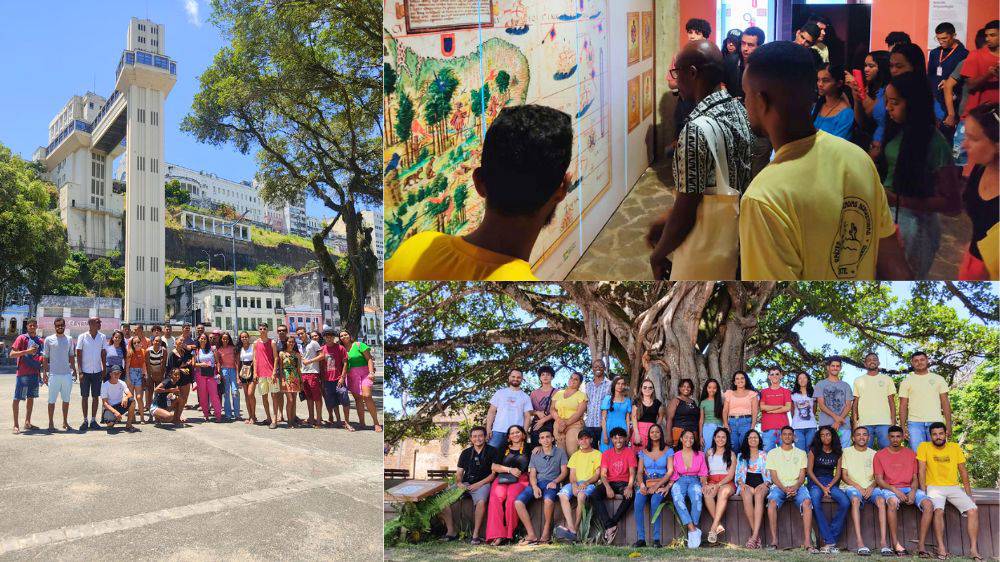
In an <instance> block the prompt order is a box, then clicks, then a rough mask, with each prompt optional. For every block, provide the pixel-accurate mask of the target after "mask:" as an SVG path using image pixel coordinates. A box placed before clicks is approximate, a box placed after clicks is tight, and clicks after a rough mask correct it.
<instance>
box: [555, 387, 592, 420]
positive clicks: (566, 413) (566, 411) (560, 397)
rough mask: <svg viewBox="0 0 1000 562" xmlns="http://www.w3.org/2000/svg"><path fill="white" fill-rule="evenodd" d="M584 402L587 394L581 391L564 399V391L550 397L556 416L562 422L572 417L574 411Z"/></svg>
mask: <svg viewBox="0 0 1000 562" xmlns="http://www.w3.org/2000/svg"><path fill="white" fill-rule="evenodd" d="M586 401H587V393H586V392H584V391H583V390H577V391H576V392H575V393H574V394H573V396H570V397H568V398H567V397H566V390H565V389H563V390H560V391H559V392H557V393H555V394H553V395H552V404H553V405H554V406H555V407H556V415H558V416H559V417H560V418H562V419H564V420H568V419H569V418H570V417H572V416H573V414H575V413H576V409H577V408H579V407H580V404H581V403H583V402H586Z"/></svg>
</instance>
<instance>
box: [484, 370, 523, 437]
mask: <svg viewBox="0 0 1000 562" xmlns="http://www.w3.org/2000/svg"><path fill="white" fill-rule="evenodd" d="M522 382H524V376H523V375H522V374H521V371H518V370H517V369H512V370H511V371H510V374H509V375H507V387H506V388H501V389H500V390H498V391H496V392H495V393H494V394H493V398H490V410H489V413H487V414H486V432H487V434H488V435H490V436H491V437H490V441H489V445H490V446H491V447H493V448H495V449H496V450H497V451H502V449H503V446H504V444H505V443H506V442H507V430H508V429H510V426H512V425H520V426H521V427H523V428H526V427H528V425H529V423H530V422H531V398H530V397H529V396H528V394H527V393H526V392H524V391H523V390H521V383H522ZM525 431H527V430H525Z"/></svg>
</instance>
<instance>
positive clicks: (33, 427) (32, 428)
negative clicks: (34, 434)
mask: <svg viewBox="0 0 1000 562" xmlns="http://www.w3.org/2000/svg"><path fill="white" fill-rule="evenodd" d="M24 429H30V430H36V429H38V426H37V425H31V424H30V423H26V424H24Z"/></svg>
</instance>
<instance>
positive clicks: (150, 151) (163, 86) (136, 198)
mask: <svg viewBox="0 0 1000 562" xmlns="http://www.w3.org/2000/svg"><path fill="white" fill-rule="evenodd" d="M165 39H166V37H165V33H164V29H163V26H162V25H159V24H157V23H154V22H152V21H150V20H143V19H137V18H132V20H131V22H130V23H129V28H128V43H127V47H126V50H125V52H124V53H123V54H122V59H121V62H120V63H119V65H118V71H117V77H116V78H117V79H116V82H115V94H118V95H119V97H120V98H122V99H123V100H124V104H125V106H126V108H125V112H126V114H127V116H126V124H125V155H124V158H125V161H124V166H123V168H124V169H125V170H126V172H125V173H126V175H125V178H126V180H125V184H126V187H125V304H124V306H123V307H122V308H123V309H124V317H125V321H126V322H160V321H162V320H163V318H164V310H165V308H166V307H165V298H164V294H165V290H166V289H165V286H164V283H163V268H164V245H163V233H164V223H163V220H164V213H165V209H164V189H163V175H164V173H165V172H166V164H165V163H164V158H163V124H164V118H163V102H164V100H165V99H166V98H167V94H169V93H170V90H171V88H173V86H174V83H176V82H177V65H176V63H175V62H174V61H172V60H170V58H168V57H167V56H166V55H165V54H164V52H165V51H164V46H165ZM94 136H96V131H95V135H94Z"/></svg>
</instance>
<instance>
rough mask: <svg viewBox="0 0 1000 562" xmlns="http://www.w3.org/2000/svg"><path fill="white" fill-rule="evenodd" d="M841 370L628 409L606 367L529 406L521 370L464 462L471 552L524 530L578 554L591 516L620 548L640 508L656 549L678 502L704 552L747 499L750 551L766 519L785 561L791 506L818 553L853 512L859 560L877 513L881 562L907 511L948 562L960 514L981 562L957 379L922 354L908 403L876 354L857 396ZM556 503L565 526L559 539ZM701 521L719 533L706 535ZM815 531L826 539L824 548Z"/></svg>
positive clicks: (647, 401)
mask: <svg viewBox="0 0 1000 562" xmlns="http://www.w3.org/2000/svg"><path fill="white" fill-rule="evenodd" d="M842 362H843V360H842V359H841V358H840V357H831V358H829V359H827V360H826V362H825V370H826V373H825V376H824V377H823V378H822V379H821V380H819V381H818V382H817V383H816V384H815V385H814V384H813V379H812V377H811V376H810V375H809V373H806V372H801V373H794V382H793V384H791V386H790V388H786V387H782V386H781V385H782V381H783V380H784V374H783V373H782V371H781V370H780V369H778V368H776V367H775V368H771V369H768V371H767V386H766V387H765V388H762V389H760V390H757V389H755V388H754V386H753V383H752V381H751V379H750V377H749V375H748V374H747V373H746V372H744V371H737V372H735V373H734V374H733V375H732V377H731V378H730V380H729V384H728V385H727V386H728V388H727V389H725V390H723V386H722V384H721V382H720V381H717V380H715V379H709V380H707V381H706V382H705V383H704V384H703V385H702V388H701V392H700V395H696V394H695V390H696V389H695V385H694V382H693V381H692V380H690V379H682V380H680V381H679V382H678V383H677V387H676V395H675V396H674V397H673V398H672V399H670V400H669V401H667V402H663V401H661V400H660V398H658V397H657V390H656V387H655V385H654V383H653V381H652V380H650V379H644V380H643V381H642V382H641V384H640V385H639V388H638V395H637V396H635V397H632V395H631V390H630V387H629V385H628V382H627V381H626V380H625V379H624V378H623V377H615V378H614V379H612V380H608V379H607V378H606V377H605V375H604V366H603V365H602V364H600V363H596V364H595V365H594V376H593V378H592V379H591V380H589V381H584V378H583V375H582V374H581V373H578V372H573V373H571V374H570V376H569V379H568V381H567V384H566V387H565V388H562V389H557V388H555V387H553V386H552V379H553V376H554V374H555V371H554V369H552V368H551V367H548V366H543V367H541V368H540V369H539V371H538V378H539V381H540V385H539V387H538V388H536V389H534V390H532V391H531V392H530V393H528V392H525V391H524V390H523V389H522V384H523V381H524V377H523V375H522V373H521V372H520V371H518V370H512V371H510V373H509V375H508V384H507V386H506V387H504V388H501V389H500V390H498V391H496V392H495V393H494V394H493V396H492V398H491V399H490V405H489V409H488V413H487V417H486V423H485V425H484V426H478V427H474V428H473V429H472V430H471V433H470V441H471V444H472V445H471V446H470V447H469V448H467V449H465V450H464V451H462V453H461V455H460V457H459V461H458V469H457V472H456V477H455V479H456V480H455V481H456V485H457V486H459V487H461V488H463V489H465V490H466V491H467V493H468V494H467V495H468V496H470V497H471V498H472V501H473V503H474V506H475V511H474V521H473V527H472V537H471V538H472V542H473V543H474V544H480V543H482V542H484V540H485V541H486V542H489V543H490V544H492V545H496V546H499V545H501V544H504V543H505V542H507V541H510V540H511V539H512V538H513V536H514V533H515V531H516V529H517V527H518V525H519V524H520V525H523V526H524V529H525V536H524V539H523V540H522V541H521V542H522V543H523V544H544V543H549V542H551V540H552V538H553V536H555V537H556V538H558V539H562V540H566V541H575V540H577V532H578V529H579V525H580V522H581V518H582V515H583V508H584V506H585V505H587V504H589V505H591V506H592V508H593V511H594V515H595V516H596V518H597V519H598V520H599V521H600V523H601V526H602V528H603V529H604V535H603V538H604V540H605V541H606V542H607V543H608V544H611V543H612V542H613V541H614V539H615V536H616V534H617V531H618V527H619V524H620V522H621V519H622V517H624V515H625V514H626V513H628V512H629V511H630V510H631V511H632V512H633V513H634V517H635V519H636V527H637V532H638V540H637V542H636V543H635V545H634V546H636V547H641V546H646V525H645V520H646V509H647V507H648V508H649V513H650V516H652V517H653V520H652V525H651V527H652V535H653V536H652V539H653V542H652V546H654V547H659V546H661V542H660V540H661V527H662V518H661V517H662V516H661V515H660V513H661V511H660V510H661V506H665V504H666V503H667V502H669V503H670V504H672V505H673V508H674V511H675V512H676V514H677V517H678V518H679V520H680V521H681V523H682V524H683V525H684V526H685V527H686V528H687V531H688V537H687V544H688V546H689V547H691V548H697V547H698V546H700V545H701V544H702V530H703V529H705V530H706V532H707V535H706V537H705V539H706V540H707V542H708V543H710V544H714V543H717V542H718V541H719V537H720V536H722V535H723V534H724V533H725V532H726V529H725V528H724V526H723V525H722V524H721V522H722V520H723V517H724V515H725V511H726V508H727V507H728V500H729V498H730V497H732V496H734V495H735V496H738V497H740V498H741V499H742V504H743V510H744V514H745V516H746V518H747V521H748V524H749V526H750V527H751V529H752V533H751V535H750V537H749V539H748V540H747V541H746V543H745V546H746V547H747V548H761V547H762V540H761V532H762V522H763V515H764V513H765V511H766V512H767V516H768V523H769V530H770V542H769V546H768V549H775V548H777V543H778V524H779V521H778V513H779V509H780V508H781V506H782V505H783V504H784V503H785V502H786V501H789V500H791V501H793V502H794V503H795V504H796V506H797V507H798V509H799V512H800V513H801V515H802V518H803V530H804V531H803V542H802V547H803V548H804V549H806V550H807V551H809V552H813V553H835V552H838V547H837V543H838V540H839V537H840V535H841V534H842V532H843V530H844V526H845V522H846V518H847V515H848V513H850V514H851V516H852V521H853V526H854V535H855V539H856V542H857V550H856V552H857V553H858V554H859V555H862V556H866V555H870V554H871V552H872V551H871V549H869V548H868V547H867V546H866V545H865V543H864V539H863V537H862V532H861V510H862V509H863V508H864V506H865V505H868V504H871V505H873V506H875V509H877V511H878V513H879V532H880V535H879V536H880V543H881V548H880V553H881V554H882V555H884V556H896V555H900V556H904V555H909V553H908V551H907V549H906V548H905V547H904V546H903V545H902V544H901V541H900V540H899V538H898V517H897V511H898V509H899V507H900V505H903V504H906V505H913V506H916V507H917V508H919V509H920V510H921V512H922V515H921V520H920V533H919V541H918V549H917V550H918V554H922V555H927V554H928V553H927V552H926V551H925V543H926V539H927V534H928V532H929V530H930V528H931V525H932V524H933V527H934V532H935V535H936V538H937V549H938V553H937V554H938V555H939V556H947V554H948V551H947V545H946V543H945V541H944V534H943V533H944V508H945V505H946V503H951V504H952V505H954V506H955V507H956V508H958V510H959V511H960V512H962V514H963V515H964V516H965V517H966V520H967V527H968V533H969V539H970V543H971V549H970V552H971V553H972V554H973V556H974V557H976V558H978V548H977V540H976V539H977V534H978V512H977V510H976V505H975V503H974V502H973V500H972V499H971V495H972V490H971V488H970V484H969V478H968V473H967V471H966V468H965V462H966V459H965V454H964V452H963V451H962V449H961V447H959V446H958V445H957V444H956V443H954V442H948V438H949V437H950V435H951V424H952V420H951V406H950V401H949V399H948V385H947V383H946V382H945V380H944V379H943V378H942V377H941V376H939V375H937V374H934V373H932V372H931V371H930V365H929V362H928V357H927V355H926V354H924V353H923V352H916V353H914V354H913V355H912V356H911V358H910V362H911V367H912V372H911V373H910V374H908V375H907V376H906V377H904V378H903V380H902V381H901V382H900V384H899V387H898V390H897V387H896V384H895V382H894V381H893V379H892V378H890V377H888V376H887V375H884V374H882V373H881V372H880V370H879V360H878V356H877V355H876V354H874V353H869V354H868V355H866V356H865V357H864V358H863V364H864V366H865V369H866V373H865V374H864V375H861V376H859V377H857V378H856V379H855V380H854V383H853V385H851V384H848V383H847V382H845V381H843V380H842V379H841V378H840V372H841V367H842ZM897 402H898V408H897ZM758 427H759V429H757V428H758ZM904 441H905V442H907V444H908V448H907V447H904V446H903V443H904ZM959 479H961V481H959ZM616 497H620V498H621V499H622V501H621V503H620V504H619V506H618V508H617V509H616V510H615V511H614V512H613V513H612V512H609V510H608V507H607V505H606V504H605V500H606V499H611V498H616ZM824 498H828V499H829V500H830V501H833V502H835V503H836V504H837V509H836V513H835V515H834V517H833V518H832V519H831V518H827V517H826V515H825V513H824V512H823V510H822V509H821V503H822V501H823V499H824ZM534 500H542V501H543V502H544V505H543V514H544V519H543V523H542V526H541V529H540V531H539V532H536V528H535V526H534V524H533V522H532V520H531V517H530V515H529V513H528V511H527V506H528V505H530V503H531V502H532V501H534ZM574 500H575V501H576V508H575V510H574V509H573V505H572V502H573V501H574ZM557 504H558V505H559V506H560V508H561V511H562V514H563V519H564V523H563V524H562V525H560V526H558V527H556V528H555V529H553V518H554V513H555V507H556V505H557ZM703 509H704V510H705V511H706V512H707V514H708V516H709V518H710V520H711V521H710V523H707V524H706V525H703V524H702V517H701V515H702V510H703ZM814 518H815V520H816V524H817V526H818V529H819V532H818V533H817V537H819V540H820V541H821V542H822V544H818V545H815V546H814V545H813V544H812V541H811V538H810V533H811V531H812V524H813V519H814ZM442 519H443V521H444V523H445V527H446V534H445V536H444V537H443V539H442V540H448V541H450V540H455V539H457V534H456V532H455V523H454V515H453V512H452V510H451V508H450V507H449V508H446V509H445V510H444V511H443V513H442ZM484 520H485V523H486V530H485V538H483V537H482V536H481V534H480V533H481V528H482V524H483V522H484Z"/></svg>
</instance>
